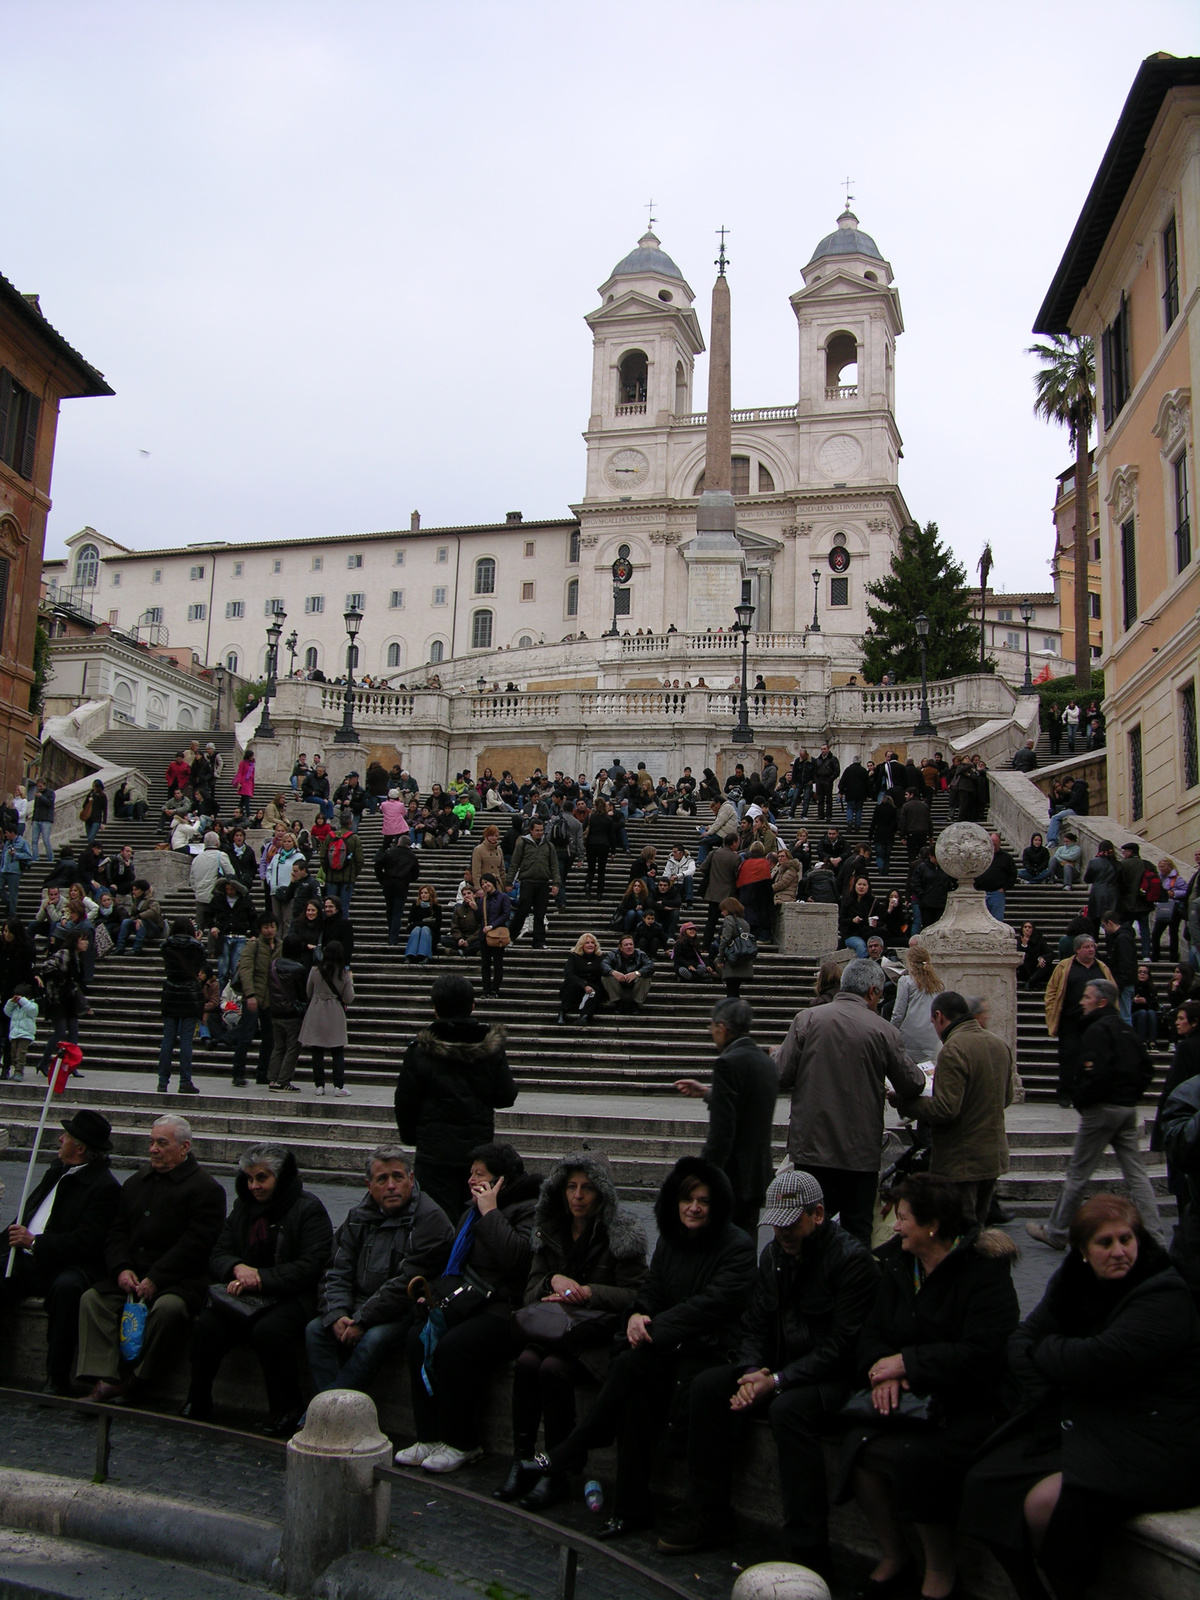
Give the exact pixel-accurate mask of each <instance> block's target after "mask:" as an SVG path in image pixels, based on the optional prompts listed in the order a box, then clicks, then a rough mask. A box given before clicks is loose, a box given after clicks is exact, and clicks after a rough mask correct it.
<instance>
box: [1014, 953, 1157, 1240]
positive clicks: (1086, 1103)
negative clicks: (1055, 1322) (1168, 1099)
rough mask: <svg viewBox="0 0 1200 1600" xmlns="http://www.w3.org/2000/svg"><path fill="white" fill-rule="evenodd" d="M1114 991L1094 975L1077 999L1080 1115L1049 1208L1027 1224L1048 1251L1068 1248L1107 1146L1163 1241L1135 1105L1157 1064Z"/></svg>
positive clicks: (1149, 1226)
mask: <svg viewBox="0 0 1200 1600" xmlns="http://www.w3.org/2000/svg"><path fill="white" fill-rule="evenodd" d="M1117 993H1118V991H1117V986H1116V984H1115V983H1112V982H1111V981H1110V980H1109V979H1106V978H1093V979H1091V981H1090V982H1089V983H1088V984H1087V986H1086V988H1085V989H1084V991H1083V997H1082V1000H1081V1002H1080V1004H1081V1005H1082V1007H1083V1029H1082V1031H1081V1033H1080V1038H1079V1075H1078V1078H1077V1079H1076V1081H1075V1088H1074V1097H1075V1107H1076V1110H1077V1111H1078V1112H1079V1130H1078V1132H1077V1133H1076V1135H1075V1147H1074V1149H1073V1150H1072V1151H1071V1162H1070V1165H1069V1166H1068V1168H1067V1176H1066V1180H1065V1181H1064V1183H1063V1186H1062V1189H1061V1190H1060V1192H1059V1196H1058V1199H1057V1200H1056V1201H1055V1202H1054V1210H1053V1211H1052V1212H1051V1213H1050V1215H1049V1217H1047V1219H1046V1221H1045V1222H1027V1223H1026V1224H1025V1230H1026V1232H1027V1233H1028V1234H1029V1236H1030V1238H1032V1239H1037V1240H1038V1241H1039V1243H1041V1244H1048V1245H1049V1246H1050V1248H1051V1249H1052V1250H1065V1249H1066V1248H1067V1240H1068V1237H1069V1233H1070V1227H1071V1218H1072V1217H1073V1216H1074V1215H1075V1212H1076V1209H1077V1207H1078V1206H1079V1203H1080V1201H1081V1200H1082V1198H1083V1191H1084V1188H1085V1187H1086V1185H1087V1181H1088V1179H1089V1178H1090V1177H1091V1175H1092V1173H1093V1172H1094V1171H1095V1169H1096V1165H1097V1163H1098V1162H1099V1160H1100V1158H1101V1156H1103V1154H1104V1152H1105V1151H1106V1150H1107V1149H1108V1147H1109V1145H1111V1146H1112V1148H1113V1152H1114V1154H1115V1155H1116V1158H1117V1160H1118V1162H1119V1163H1120V1166H1121V1172H1122V1173H1123V1175H1124V1178H1125V1182H1126V1184H1127V1185H1128V1186H1129V1195H1130V1198H1131V1199H1132V1201H1133V1203H1134V1205H1135V1206H1136V1207H1137V1208H1138V1210H1139V1211H1140V1212H1141V1214H1142V1222H1143V1224H1144V1226H1145V1228H1146V1230H1147V1232H1149V1233H1152V1234H1153V1235H1154V1237H1155V1238H1156V1239H1157V1240H1158V1241H1159V1243H1160V1244H1161V1243H1162V1242H1163V1229H1162V1221H1161V1219H1160V1218H1159V1215H1158V1202H1157V1201H1156V1200H1155V1198H1154V1190H1153V1188H1152V1187H1151V1183H1150V1179H1149V1177H1148V1176H1147V1173H1146V1168H1145V1165H1144V1163H1143V1161H1142V1155H1141V1149H1140V1147H1139V1144H1138V1120H1139V1119H1138V1102H1139V1101H1140V1100H1141V1098H1142V1096H1143V1095H1144V1094H1145V1092H1146V1089H1147V1087H1148V1086H1149V1083H1150V1079H1151V1077H1152V1076H1153V1072H1154V1068H1153V1066H1152V1064H1151V1061H1150V1057H1149V1055H1148V1053H1147V1051H1146V1046H1145V1045H1144V1044H1143V1043H1142V1041H1141V1040H1140V1039H1139V1038H1138V1036H1137V1034H1136V1033H1134V1031H1133V1029H1132V1028H1131V1027H1130V1026H1129V1024H1128V1023H1127V1022H1125V1021H1124V1020H1123V1019H1122V1017H1121V1016H1120V1013H1119V1012H1118V1011H1117V1006H1116V1001H1117Z"/></svg>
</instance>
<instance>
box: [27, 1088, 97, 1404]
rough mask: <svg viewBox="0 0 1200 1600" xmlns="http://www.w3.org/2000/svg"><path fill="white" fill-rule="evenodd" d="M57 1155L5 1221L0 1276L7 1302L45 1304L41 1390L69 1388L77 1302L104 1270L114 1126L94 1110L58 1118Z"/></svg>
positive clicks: (66, 1390)
mask: <svg viewBox="0 0 1200 1600" xmlns="http://www.w3.org/2000/svg"><path fill="white" fill-rule="evenodd" d="M62 1126H63V1132H62V1133H60V1134H59V1136H58V1155H57V1157H55V1158H54V1159H53V1160H52V1161H51V1162H50V1165H49V1167H48V1169H47V1171H46V1173H45V1175H44V1176H43V1178H42V1180H41V1182H40V1183H39V1184H38V1186H37V1188H36V1189H35V1190H34V1191H33V1193H32V1194H31V1195H30V1196H29V1199H28V1200H27V1201H26V1203H25V1209H24V1212H23V1214H22V1217H21V1220H20V1222H14V1223H12V1224H11V1225H10V1226H9V1228H8V1245H9V1247H10V1248H11V1249H12V1250H13V1251H14V1252H15V1259H14V1261H13V1270H12V1276H11V1277H10V1278H5V1279H0V1283H2V1284H3V1298H4V1304H5V1306H6V1307H8V1306H11V1305H15V1304H16V1302H17V1301H18V1300H25V1299H28V1298H29V1297H30V1296H31V1295H41V1296H42V1298H43V1300H44V1302H45V1307H46V1322H47V1328H46V1336H47V1353H46V1392H47V1393H48V1394H69V1393H70V1391H71V1367H72V1364H73V1362H74V1360H75V1345H76V1341H77V1338H78V1333H79V1302H80V1300H81V1299H82V1297H83V1294H84V1292H85V1290H87V1289H88V1288H90V1287H91V1285H92V1284H93V1283H95V1282H96V1280H97V1279H98V1278H101V1277H103V1276H104V1241H105V1238H106V1236H107V1234H108V1230H109V1227H110V1225H111V1223H112V1220H113V1218H114V1217H115V1216H116V1214H117V1203H118V1201H119V1200H120V1197H121V1186H120V1184H119V1183H118V1182H117V1180H116V1178H114V1177H113V1174H112V1170H111V1168H110V1166H109V1160H108V1152H109V1151H110V1150H111V1149H112V1138H111V1135H112V1128H111V1127H110V1125H109V1123H108V1120H107V1119H106V1118H105V1117H102V1116H101V1115H100V1113H99V1112H98V1111H77V1112H75V1114H74V1116H71V1117H64V1118H63V1119H62Z"/></svg>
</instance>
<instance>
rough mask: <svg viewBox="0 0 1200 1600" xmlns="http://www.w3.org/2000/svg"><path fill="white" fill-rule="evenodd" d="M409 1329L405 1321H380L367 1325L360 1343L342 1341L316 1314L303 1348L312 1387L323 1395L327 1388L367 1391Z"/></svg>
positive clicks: (399, 1345) (305, 1333)
mask: <svg viewBox="0 0 1200 1600" xmlns="http://www.w3.org/2000/svg"><path fill="white" fill-rule="evenodd" d="M408 1329H409V1323H408V1320H407V1319H405V1320H404V1321H403V1322H378V1323H376V1324H375V1326H374V1327H373V1328H368V1329H367V1330H366V1332H365V1333H364V1334H363V1336H362V1338H361V1339H360V1340H359V1341H358V1343H357V1344H340V1343H339V1342H338V1340H337V1339H335V1338H334V1336H333V1332H332V1330H331V1329H330V1328H326V1327H324V1326H323V1325H322V1323H321V1319H320V1317H314V1318H313V1320H312V1321H311V1322H310V1323H309V1325H308V1327H307V1328H305V1330H304V1347H305V1350H306V1351H307V1354H308V1371H309V1376H310V1377H311V1378H312V1381H313V1389H314V1391H315V1393H317V1394H323V1393H324V1391H325V1390H326V1389H360V1390H365V1389H366V1388H367V1386H368V1384H369V1383H370V1382H371V1379H372V1378H373V1377H374V1376H375V1374H376V1373H377V1372H378V1371H379V1369H380V1367H381V1366H382V1365H383V1363H384V1362H385V1361H386V1360H387V1358H388V1356H390V1355H391V1354H392V1353H393V1351H398V1350H399V1349H400V1348H401V1347H402V1346H403V1344H404V1340H405V1338H406V1337H407V1334H408Z"/></svg>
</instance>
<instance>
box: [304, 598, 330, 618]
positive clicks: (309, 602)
mask: <svg viewBox="0 0 1200 1600" xmlns="http://www.w3.org/2000/svg"><path fill="white" fill-rule="evenodd" d="M324 609H325V596H324V595H323V594H310V595H309V596H308V598H307V599H306V600H305V602H304V614H305V616H306V617H315V616H318V615H319V614H320V613H321V612H322V611H324Z"/></svg>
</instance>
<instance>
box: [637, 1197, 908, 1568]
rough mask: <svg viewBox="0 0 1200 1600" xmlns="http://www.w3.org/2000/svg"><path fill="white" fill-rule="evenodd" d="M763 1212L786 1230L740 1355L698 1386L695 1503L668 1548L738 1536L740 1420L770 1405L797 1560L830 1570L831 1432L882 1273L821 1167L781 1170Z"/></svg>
mask: <svg viewBox="0 0 1200 1600" xmlns="http://www.w3.org/2000/svg"><path fill="white" fill-rule="evenodd" d="M763 1220H764V1221H765V1222H767V1223H769V1224H770V1225H771V1226H772V1227H773V1228H774V1230H775V1238H774V1241H773V1242H772V1243H771V1244H769V1245H768V1246H767V1248H766V1249H765V1250H764V1251H763V1253H762V1256H761V1258H760V1260H759V1264H758V1277H757V1278H756V1280H755V1284H754V1289H753V1292H752V1295H751V1299H750V1305H749V1309H748V1310H747V1311H746V1314H745V1316H744V1317H743V1318H742V1326H741V1332H740V1338H739V1340H738V1344H737V1349H736V1355H735V1359H734V1361H733V1364H732V1365H730V1366H721V1367H713V1368H711V1369H710V1370H709V1371H707V1372H702V1373H701V1374H700V1375H699V1376H698V1377H697V1378H696V1379H695V1380H694V1382H693V1383H692V1388H691V1393H690V1395H689V1397H688V1410H689V1431H688V1497H687V1502H686V1504H685V1506H684V1508H683V1511H682V1513H681V1514H680V1516H679V1517H678V1519H677V1520H676V1522H675V1523H674V1525H673V1526H671V1527H670V1528H668V1529H667V1530H666V1531H665V1532H664V1533H663V1536H662V1538H660V1539H659V1541H658V1548H659V1549H660V1550H661V1551H663V1552H664V1554H667V1555H686V1554H690V1553H691V1552H692V1551H694V1550H699V1549H701V1548H702V1547H703V1546H705V1545H708V1544H716V1543H719V1542H721V1541H722V1540H723V1539H727V1538H728V1537H729V1536H730V1534H731V1532H732V1516H731V1514H730V1509H729V1488H730V1478H731V1476H732V1469H733V1462H734V1458H735V1447H734V1438H735V1429H736V1428H737V1427H738V1425H739V1424H740V1422H741V1421H742V1420H743V1419H745V1418H748V1417H754V1416H757V1417H761V1416H763V1415H764V1414H766V1415H767V1419H768V1421H769V1422H770V1424H771V1431H772V1433H773V1434H774V1436H775V1448H776V1450H777V1452H778V1457H779V1480H780V1486H781V1488H782V1491H783V1514H784V1532H785V1535H786V1537H787V1540H788V1544H789V1546H790V1551H789V1559H790V1560H792V1561H797V1562H799V1563H800V1564H801V1565H802V1566H806V1567H812V1568H814V1569H816V1570H820V1569H822V1568H824V1569H826V1570H827V1569H828V1563H829V1528H828V1515H829V1512H828V1500H827V1495H826V1487H825V1462H824V1456H823V1452H822V1446H821V1429H822V1427H823V1426H824V1425H825V1424H826V1423H827V1422H828V1420H829V1419H830V1418H831V1417H832V1416H834V1415H835V1414H836V1413H837V1411H838V1409H839V1408H840V1407H841V1406H842V1405H843V1404H844V1402H845V1400H846V1399H847V1397H848V1396H849V1394H850V1391H851V1388H852V1386H853V1380H854V1375H855V1351H856V1347H857V1344H858V1338H859V1335H860V1333H861V1332H862V1328H863V1324H864V1323H865V1321H866V1318H867V1313H868V1312H869V1310H870V1309H871V1305H872V1303H873V1302H874V1299H875V1294H876V1292H877V1290H878V1287H879V1272H878V1269H877V1268H876V1265H875V1262H874V1260H873V1259H872V1257H871V1254H870V1252H869V1251H868V1250H867V1249H866V1247H865V1246H864V1245H863V1244H861V1243H860V1242H859V1241H858V1240H857V1239H855V1238H853V1237H852V1236H851V1235H850V1234H848V1233H847V1232H846V1231H845V1230H844V1229H843V1228H841V1227H839V1225H838V1224H837V1223H836V1222H834V1221H833V1220H832V1219H830V1218H828V1217H827V1216H826V1214H825V1204H824V1196H823V1195H822V1193H821V1186H820V1184H819V1183H818V1182H817V1181H816V1179H815V1178H813V1177H812V1176H811V1174H810V1173H807V1172H801V1171H799V1170H795V1169H793V1170H792V1171H790V1172H781V1173H780V1174H779V1176H778V1177H777V1178H776V1179H775V1180H774V1182H773V1183H772V1184H771V1186H770V1188H769V1189H768V1190H767V1210H766V1214H765V1216H764V1218H763Z"/></svg>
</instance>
